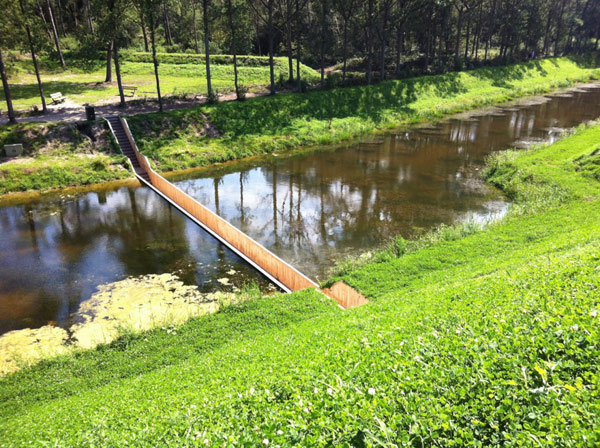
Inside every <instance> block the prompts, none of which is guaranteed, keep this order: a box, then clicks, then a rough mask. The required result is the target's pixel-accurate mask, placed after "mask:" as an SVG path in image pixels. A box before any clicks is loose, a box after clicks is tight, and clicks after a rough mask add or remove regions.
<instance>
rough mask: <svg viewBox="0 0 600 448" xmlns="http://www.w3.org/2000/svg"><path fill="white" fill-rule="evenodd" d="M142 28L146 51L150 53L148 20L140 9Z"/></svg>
mask: <svg viewBox="0 0 600 448" xmlns="http://www.w3.org/2000/svg"><path fill="white" fill-rule="evenodd" d="M140 26H141V27H142V36H143V37H144V51H145V52H146V53H148V52H149V51H150V47H149V46H148V31H147V30H146V18H145V17H144V11H142V9H141V8H140Z"/></svg>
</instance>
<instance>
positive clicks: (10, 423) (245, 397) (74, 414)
mask: <svg viewBox="0 0 600 448" xmlns="http://www.w3.org/2000/svg"><path fill="white" fill-rule="evenodd" d="M599 141H600V126H595V127H592V128H588V129H584V128H581V129H579V130H578V131H577V132H576V133H575V134H574V135H572V136H571V137H568V138H566V139H564V140H562V141H560V142H558V143H556V144H554V145H552V146H548V147H542V148H536V149H532V150H530V151H526V152H508V153H506V154H503V155H500V156H498V157H497V158H495V159H494V160H492V161H491V162H490V165H489V168H488V171H487V176H488V177H489V179H490V180H491V181H492V182H494V183H495V184H497V185H498V186H500V187H502V188H504V189H505V191H506V192H507V194H509V195H510V196H511V198H512V199H513V200H514V201H515V202H516V205H515V207H514V208H513V210H512V211H511V212H510V213H509V215H508V217H507V218H505V219H504V220H503V221H501V222H498V223H496V224H493V225H491V226H489V227H487V228H485V229H483V230H481V231H477V232H474V233H473V232H469V231H465V232H461V231H455V232H453V231H443V232H437V234H435V235H433V236H431V237H429V239H428V240H427V241H425V242H424V243H423V244H422V246H421V247H416V246H411V247H407V246H406V245H404V247H405V248H404V250H402V249H399V247H401V246H402V243H398V242H396V244H395V245H394V246H396V248H395V249H393V250H392V249H389V250H387V251H384V252H382V253H381V254H380V255H378V256H376V257H374V258H373V259H372V260H370V262H368V263H366V264H357V265H355V266H350V267H347V268H346V270H345V272H344V274H343V279H344V280H345V281H347V282H348V283H350V284H352V285H353V286H355V287H356V288H358V289H359V290H360V291H361V292H363V293H365V294H366V295H368V296H369V298H370V299H371V303H370V304H368V305H366V306H363V307H361V308H358V309H354V310H349V311H343V310H340V309H338V308H337V307H336V306H334V304H333V303H331V301H329V300H327V299H326V298H324V297H322V296H320V295H318V294H316V293H315V292H313V291H305V292H301V293H296V294H291V295H278V296H275V297H267V298H263V299H261V300H257V301H253V302H249V303H244V304H241V305H237V306H231V307H228V308H226V309H225V310H224V311H222V312H220V313H218V314H216V315H212V316H209V317H207V318H200V319H197V320H194V321H191V322H189V323H188V324H186V325H184V326H182V327H180V328H179V329H178V330H177V334H173V333H172V332H171V331H170V330H169V331H166V330H155V331H152V332H149V333H145V334H143V335H138V336H136V335H131V336H129V337H125V338H122V339H120V340H118V341H116V342H114V343H113V344H111V345H109V346H105V347H102V348H100V349H97V350H94V351H89V352H82V353H78V354H74V355H69V356H65V357H62V358H58V359H55V360H51V361H46V362H43V363H41V364H38V365H37V366H35V367H33V368H29V369H25V370H23V371H21V372H18V373H16V374H13V375H10V376H8V377H5V378H3V379H1V380H0V400H1V401H2V403H3V406H2V408H1V409H0V441H1V442H0V446H6V447H8V446H21V445H22V444H27V443H30V442H31V444H33V445H35V444H38V445H42V446H43V445H47V446H55V447H60V446H65V447H66V446H107V447H108V446H157V445H160V446H216V445H220V446H240V445H241V446H261V445H262V446H267V445H268V446H331V445H341V446H445V447H446V446H457V447H462V446H597V445H598V443H599V442H600V431H599V430H598V428H599V427H600V405H599V403H600V400H599V397H598V394H599V390H598V383H599V380H600V378H599V376H598V372H599V371H600V357H599V356H598V355H599V354H600V338H599V336H600V320H599V319H600V310H599V303H600V275H598V270H599V268H600V245H599V243H598V241H599V237H600V223H599V222H598V219H597V218H598V216H600V199H599V198H600V182H598V180H597V178H596V177H595V176H596V173H597V167H598V160H597V154H598V142H599Z"/></svg>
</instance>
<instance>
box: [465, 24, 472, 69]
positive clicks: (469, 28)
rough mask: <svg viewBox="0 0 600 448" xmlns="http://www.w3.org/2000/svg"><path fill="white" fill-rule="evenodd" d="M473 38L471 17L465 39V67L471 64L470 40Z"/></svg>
mask: <svg viewBox="0 0 600 448" xmlns="http://www.w3.org/2000/svg"><path fill="white" fill-rule="evenodd" d="M470 37H471V15H469V16H468V17H467V35H466V37H465V57H464V61H465V67H466V66H467V64H468V62H469V39H470Z"/></svg>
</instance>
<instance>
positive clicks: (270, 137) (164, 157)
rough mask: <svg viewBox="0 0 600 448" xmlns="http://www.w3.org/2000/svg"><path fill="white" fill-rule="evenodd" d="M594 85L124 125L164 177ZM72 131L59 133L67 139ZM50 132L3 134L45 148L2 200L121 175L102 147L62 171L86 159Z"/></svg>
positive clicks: (500, 80) (507, 83)
mask: <svg viewBox="0 0 600 448" xmlns="http://www.w3.org/2000/svg"><path fill="white" fill-rule="evenodd" d="M182 65H185V64H177V67H181V66H182ZM597 78H600V69H597V68H593V67H591V66H590V65H589V64H588V63H586V62H585V61H583V60H579V61H575V60H572V59H569V58H558V59H549V60H543V61H535V62H530V63H524V64H517V65H512V66H506V67H492V68H483V69H478V70H473V71H469V72H460V73H448V74H445V75H439V76H429V77H421V78H414V79H408V80H403V81H388V82H385V83H382V84H378V85H375V86H366V87H352V88H344V89H334V90H328V91H317V92H309V93H307V94H282V95H278V96H276V97H274V98H273V97H262V98H253V99H249V100H248V101H245V102H242V103H239V102H227V103H219V104H216V105H213V106H208V105H205V106H200V107H197V108H193V109H186V110H179V111H173V112H166V113H162V114H160V113H152V114H143V115H137V116H131V117H129V118H128V120H129V123H130V127H131V129H132V132H133V134H134V136H135V137H136V140H137V142H138V144H139V146H140V148H141V150H142V152H144V154H146V155H147V156H148V157H149V158H151V159H152V160H153V162H154V163H155V165H156V166H157V168H158V169H159V170H160V171H171V170H179V169H185V168H191V167H199V166H206V165H210V164H213V163H217V162H224V161H228V160H233V159H239V158H243V157H248V156H252V155H256V154H263V153H269V152H272V151H275V150H280V149H285V148H292V147H298V146H300V145H313V144H319V143H332V142H338V141H341V140H344V139H348V138H351V137H355V136H359V135H362V134H366V133H369V132H373V131H377V130H381V129H385V128H389V127H393V126H398V125H402V124H406V123H411V122H416V121H420V120H430V119H436V118H440V117H443V116H445V115H447V114H450V113H453V112H458V111H462V110H467V109H470V108H475V107H481V106H485V105H491V104H498V103H501V102H504V101H507V100H510V99H514V98H518V97H523V96H527V95H534V94H540V93H543V92H546V91H550V90H552V89H555V88H557V87H565V86H569V85H572V84H574V83H576V82H578V81H586V80H589V79H597ZM69 126H70V125H66V126H65V125H63V127H66V128H67V131H68V128H69ZM46 127H47V125H40V124H20V125H18V126H16V127H2V128H0V145H2V144H4V143H12V142H19V141H21V142H25V143H26V146H27V144H28V143H29V141H30V140H35V139H36V138H38V137H36V136H42V138H43V141H44V142H45V146H44V147H43V148H41V149H39V148H38V150H36V151H32V152H30V153H28V155H30V157H31V158H30V159H26V160H23V161H19V160H17V161H15V162H13V163H11V164H10V165H7V164H0V194H3V193H9V192H14V191H25V190H32V189H34V190H38V189H49V188H56V187H64V186H76V185H84V184H89V183H92V182H95V181H102V180H110V179H119V178H121V177H122V176H124V175H125V173H124V172H122V171H121V169H120V167H121V166H122V163H123V161H122V159H120V158H119V157H118V156H114V155H112V154H111V151H113V150H112V149H111V148H110V147H109V146H102V145H100V144H95V149H96V151H97V152H99V153H106V154H107V157H108V159H106V158H105V159H104V160H103V161H102V162H101V163H94V167H95V168H96V169H93V167H91V166H89V164H90V163H92V162H91V161H90V159H89V158H87V157H88V156H86V158H84V159H83V160H84V162H85V163H83V164H81V166H79V167H76V168H75V169H74V171H75V173H76V175H73V172H72V171H71V168H73V167H72V166H65V165H64V164H65V161H64V157H63V155H64V153H65V152H67V153H69V154H72V155H74V156H77V157H79V158H80V159H81V153H85V151H84V150H83V149H82V150H81V151H76V150H73V149H72V148H73V147H72V146H71V147H70V148H71V149H68V150H67V151H64V150H63V148H64V146H65V144H66V143H65V142H64V140H65V138H64V137H61V138H62V140H61V139H56V138H52V137H51V135H48V134H47V132H46V131H45V128H46ZM71 127H72V126H71ZM67 131H65V132H67ZM27 133H29V134H30V136H29V137H28V136H27ZM67 133H68V132H67ZM82 138H83V139H84V140H85V136H83V137H82ZM67 140H68V139H67ZM67 143H68V142H67ZM44 148H46V149H44ZM79 162H81V160H79ZM73 163H77V159H75V162H73ZM103 167H104V168H103ZM38 174H39V175H38Z"/></svg>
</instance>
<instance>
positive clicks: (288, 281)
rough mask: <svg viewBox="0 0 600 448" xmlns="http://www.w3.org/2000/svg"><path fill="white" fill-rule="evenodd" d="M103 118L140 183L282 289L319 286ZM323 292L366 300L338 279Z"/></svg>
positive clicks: (122, 124) (118, 124)
mask: <svg viewBox="0 0 600 448" xmlns="http://www.w3.org/2000/svg"><path fill="white" fill-rule="evenodd" d="M106 121H107V122H108V124H109V126H110V129H111V131H112V133H113V135H114V136H115V138H116V140H117V142H118V144H119V146H120V147H121V150H122V151H123V154H124V155H125V156H127V158H128V159H129V161H130V162H131V166H132V168H133V170H134V172H135V174H136V176H137V177H138V179H139V180H140V181H141V182H142V183H143V184H145V185H147V186H148V187H150V188H152V189H153V190H154V191H156V192H157V193H158V194H159V195H161V196H162V197H164V198H165V199H166V200H168V201H169V202H170V203H171V204H173V205H174V206H176V207H177V208H178V209H179V210H181V211H182V212H183V213H184V214H185V215H187V216H188V217H189V218H190V219H192V220H193V221H194V222H196V223H197V224H198V225H200V226H201V227H202V228H204V229H205V230H207V231H208V232H209V233H210V234H212V235H213V236H214V237H215V238H217V239H218V240H219V241H221V242H222V243H224V244H225V245H226V246H228V247H229V248H230V249H232V250H233V251H234V252H235V253H237V254H238V255H240V256H241V257H242V258H244V259H245V260H246V261H247V262H248V263H250V264H251V265H252V266H254V267H255V268H256V269H258V270H259V271H260V272H261V273H262V274H263V275H265V276H266V277H267V278H269V279H270V280H272V281H273V282H274V283H275V284H277V285H278V286H279V287H280V288H282V289H283V290H284V291H286V292H291V291H299V290H302V289H306V288H317V289H318V288H319V285H318V284H317V283H315V282H314V281H312V280H311V279H309V278H308V277H307V276H305V275H304V274H302V273H301V272H299V271H298V270H297V269H295V268H294V267H292V266H290V265H289V264H288V263H286V262H285V261H283V260H282V259H281V258H279V257H278V256H277V255H275V254H274V253H272V252H271V251H269V250H268V249H266V248H265V247H263V246H262V245H260V244H259V243H257V242H256V241H254V240H253V239H252V238H250V237H249V236H248V235H246V234H245V233H243V232H242V231H241V230H239V229H238V228H236V227H234V226H233V225H231V224H230V223H229V222H227V221H226V220H224V219H223V218H221V217H220V216H219V215H217V214H215V213H214V212H212V211H211V210H209V209H208V208H206V207H205V206H203V205H202V204H200V203H199V202H198V201H196V200H195V199H194V198H192V197H191V196H189V195H187V194H186V193H184V192H183V191H181V190H180V189H179V188H177V187H176V186H175V185H173V184H171V183H170V182H169V181H167V180H166V179H165V178H163V177H162V176H161V175H160V174H158V173H156V172H155V171H154V170H153V169H152V167H151V166H150V163H149V162H148V159H147V158H146V157H145V156H143V155H142V154H141V153H140V152H139V150H138V148H137V145H136V144H135V141H134V139H133V136H132V135H131V132H130V131H129V127H128V125H127V122H126V121H125V120H124V119H123V118H122V117H108V118H107V119H106ZM324 293H325V294H327V295H328V296H329V297H331V298H333V299H334V300H336V301H337V302H338V303H339V304H340V305H341V306H342V307H344V308H349V307H353V306H359V305H362V304H364V303H367V302H368V300H367V299H366V298H365V297H364V296H363V295H361V294H360V293H358V292H357V291H355V290H354V289H352V288H351V287H349V286H348V285H345V284H343V283H341V282H338V283H336V284H335V285H333V286H332V287H331V288H330V289H327V290H325V291H324Z"/></svg>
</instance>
